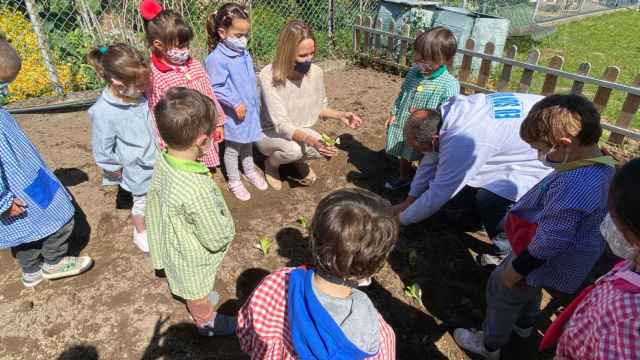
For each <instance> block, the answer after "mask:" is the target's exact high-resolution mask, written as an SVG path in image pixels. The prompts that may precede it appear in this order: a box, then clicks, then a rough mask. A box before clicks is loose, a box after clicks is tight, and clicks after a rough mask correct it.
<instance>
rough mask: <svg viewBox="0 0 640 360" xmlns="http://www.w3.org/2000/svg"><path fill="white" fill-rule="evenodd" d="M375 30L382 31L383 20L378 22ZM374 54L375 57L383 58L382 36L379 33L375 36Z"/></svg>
mask: <svg viewBox="0 0 640 360" xmlns="http://www.w3.org/2000/svg"><path fill="white" fill-rule="evenodd" d="M375 29H376V30H382V20H380V19H378V20H376V26H375ZM373 53H374V54H375V56H380V57H382V35H380V34H378V33H377V34H375V35H374V41H373Z"/></svg>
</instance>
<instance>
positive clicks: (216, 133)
mask: <svg viewBox="0 0 640 360" xmlns="http://www.w3.org/2000/svg"><path fill="white" fill-rule="evenodd" d="M222 140H224V127H223V126H216V128H215V129H214V130H213V142H215V143H216V144H219V143H221V142H222Z"/></svg>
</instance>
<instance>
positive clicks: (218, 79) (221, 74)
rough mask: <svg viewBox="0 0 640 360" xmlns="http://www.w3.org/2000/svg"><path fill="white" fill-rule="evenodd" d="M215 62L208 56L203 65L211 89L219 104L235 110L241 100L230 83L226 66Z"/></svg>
mask: <svg viewBox="0 0 640 360" xmlns="http://www.w3.org/2000/svg"><path fill="white" fill-rule="evenodd" d="M216 60H217V59H214V58H213V57H211V56H210V57H209V58H207V62H206V64H205V67H206V69H207V75H209V80H210V81H211V87H212V88H213V92H214V93H215V94H216V97H217V98H218V101H220V103H222V104H224V105H226V106H228V107H231V108H232V109H235V108H237V107H238V106H239V105H240V104H242V99H241V98H240V94H238V92H237V91H236V89H235V87H234V86H233V83H232V82H231V76H230V75H231V74H230V73H229V69H228V66H227V65H226V64H225V63H223V62H221V61H216Z"/></svg>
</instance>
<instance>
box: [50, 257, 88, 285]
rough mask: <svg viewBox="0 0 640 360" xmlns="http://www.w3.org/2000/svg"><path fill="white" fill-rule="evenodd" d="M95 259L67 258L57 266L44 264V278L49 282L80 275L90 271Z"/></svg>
mask: <svg viewBox="0 0 640 360" xmlns="http://www.w3.org/2000/svg"><path fill="white" fill-rule="evenodd" d="M91 265H93V259H91V258H90V257H88V256H78V257H76V256H65V257H63V258H62V260H60V261H59V262H58V263H57V264H55V265H49V264H46V263H45V264H43V265H42V276H43V277H44V278H45V279H48V280H54V279H61V278H65V277H69V276H75V275H80V274H82V273H83V272H85V271H87V270H89V268H90V267H91Z"/></svg>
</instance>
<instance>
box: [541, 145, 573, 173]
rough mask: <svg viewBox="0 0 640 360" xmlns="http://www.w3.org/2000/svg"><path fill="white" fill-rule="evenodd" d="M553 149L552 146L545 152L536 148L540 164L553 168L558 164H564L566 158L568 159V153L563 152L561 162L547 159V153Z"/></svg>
mask: <svg viewBox="0 0 640 360" xmlns="http://www.w3.org/2000/svg"><path fill="white" fill-rule="evenodd" d="M554 149H555V147H552V148H551V149H550V150H549V151H547V152H544V151H540V150H538V160H540V162H542V165H544V166H546V167H550V168H555V167H557V166H558V165H560V164H564V163H566V162H567V160H568V159H569V153H566V154H564V159H562V161H561V162H555V161H551V160H549V153H550V152H553V150H554Z"/></svg>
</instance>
